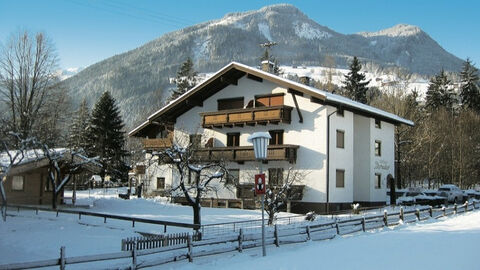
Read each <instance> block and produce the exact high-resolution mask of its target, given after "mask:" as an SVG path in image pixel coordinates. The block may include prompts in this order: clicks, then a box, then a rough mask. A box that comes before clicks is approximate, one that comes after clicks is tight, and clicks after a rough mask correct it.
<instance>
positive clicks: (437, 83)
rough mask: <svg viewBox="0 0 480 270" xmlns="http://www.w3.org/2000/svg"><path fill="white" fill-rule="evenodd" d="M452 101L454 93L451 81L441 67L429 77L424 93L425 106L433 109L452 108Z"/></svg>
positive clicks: (453, 100) (453, 101)
mask: <svg viewBox="0 0 480 270" xmlns="http://www.w3.org/2000/svg"><path fill="white" fill-rule="evenodd" d="M454 103H455V93H454V92H453V88H452V87H451V81H450V80H449V79H448V77H447V74H446V73H445V71H444V70H443V69H442V70H441V71H440V73H439V74H437V75H435V76H434V77H433V78H431V79H430V84H429V85H428V90H427V93H426V106H427V108H430V109H433V110H436V109H438V108H440V107H444V108H447V109H452V108H453V104H454Z"/></svg>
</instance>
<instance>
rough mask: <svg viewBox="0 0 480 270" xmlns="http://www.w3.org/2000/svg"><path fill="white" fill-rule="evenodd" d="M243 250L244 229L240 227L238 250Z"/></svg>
mask: <svg viewBox="0 0 480 270" xmlns="http://www.w3.org/2000/svg"><path fill="white" fill-rule="evenodd" d="M275 226H277V225H275ZM242 251H243V229H242V228H240V232H239V233H238V252H242Z"/></svg>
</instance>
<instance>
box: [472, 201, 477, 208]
mask: <svg viewBox="0 0 480 270" xmlns="http://www.w3.org/2000/svg"><path fill="white" fill-rule="evenodd" d="M473 209H477V208H476V207H475V200H474V201H473Z"/></svg>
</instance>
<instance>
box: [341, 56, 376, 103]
mask: <svg viewBox="0 0 480 270" xmlns="http://www.w3.org/2000/svg"><path fill="white" fill-rule="evenodd" d="M361 69H362V65H361V64H360V62H359V61H358V58H357V57H356V56H354V57H353V61H352V63H351V64H350V72H348V74H347V75H345V81H343V84H344V85H345V87H344V88H345V92H346V94H347V95H348V97H349V98H351V99H352V100H355V101H358V102H361V103H367V91H368V87H367V85H368V84H369V83H370V80H368V81H365V74H363V73H360V70H361Z"/></svg>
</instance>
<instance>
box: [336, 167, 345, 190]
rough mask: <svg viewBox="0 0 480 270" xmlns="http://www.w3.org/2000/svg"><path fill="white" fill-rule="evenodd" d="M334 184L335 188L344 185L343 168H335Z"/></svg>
mask: <svg viewBox="0 0 480 270" xmlns="http://www.w3.org/2000/svg"><path fill="white" fill-rule="evenodd" d="M335 186H336V187H337V188H344V187H345V170H337V173H336V177H335Z"/></svg>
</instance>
